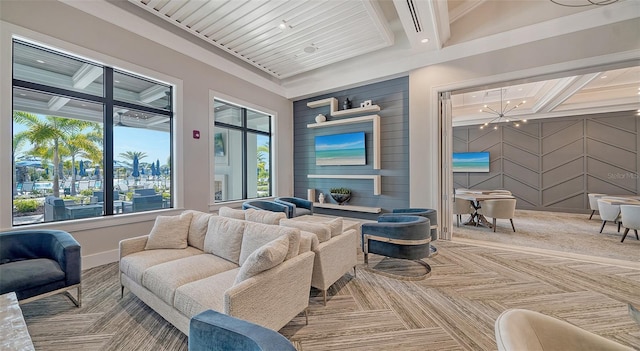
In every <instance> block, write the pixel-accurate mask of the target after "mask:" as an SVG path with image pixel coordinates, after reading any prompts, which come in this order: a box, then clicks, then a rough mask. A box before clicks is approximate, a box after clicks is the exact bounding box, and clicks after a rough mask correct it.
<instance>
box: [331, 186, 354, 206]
mask: <svg viewBox="0 0 640 351" xmlns="http://www.w3.org/2000/svg"><path fill="white" fill-rule="evenodd" d="M330 192H331V197H332V198H333V199H334V200H335V201H336V202H337V203H338V205H344V204H345V203H347V201H349V199H351V189H348V188H331V190H330Z"/></svg>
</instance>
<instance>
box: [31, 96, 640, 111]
mask: <svg viewBox="0 0 640 351" xmlns="http://www.w3.org/2000/svg"><path fill="white" fill-rule="evenodd" d="M20 96H27V94H25V93H20ZM638 112H640V110H638Z"/></svg>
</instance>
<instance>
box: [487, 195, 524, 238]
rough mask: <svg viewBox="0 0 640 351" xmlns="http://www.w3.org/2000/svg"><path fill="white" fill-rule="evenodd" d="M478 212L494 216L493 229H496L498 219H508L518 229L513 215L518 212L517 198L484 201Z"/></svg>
mask: <svg viewBox="0 0 640 351" xmlns="http://www.w3.org/2000/svg"><path fill="white" fill-rule="evenodd" d="M480 206H481V207H480V208H479V209H478V214H480V215H484V216H485V217H491V218H493V231H494V232H495V231H496V219H498V218H500V219H508V220H509V221H510V222H511V228H513V231H514V232H515V231H516V227H515V226H514V225H513V217H514V215H515V212H516V199H495V200H484V201H482V203H481V205H480Z"/></svg>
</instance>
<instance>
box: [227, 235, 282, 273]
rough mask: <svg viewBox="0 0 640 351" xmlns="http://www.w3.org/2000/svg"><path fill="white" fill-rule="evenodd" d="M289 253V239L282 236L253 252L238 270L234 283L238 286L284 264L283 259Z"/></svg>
mask: <svg viewBox="0 0 640 351" xmlns="http://www.w3.org/2000/svg"><path fill="white" fill-rule="evenodd" d="M288 251H289V237H288V236H286V235H282V236H280V237H278V238H276V239H275V240H272V241H270V242H268V243H266V244H265V245H262V246H260V247H259V248H258V249H257V250H256V251H254V252H253V253H252V254H251V255H249V257H247V259H246V261H245V262H244V264H243V265H242V267H241V268H240V271H239V272H238V275H237V276H236V281H235V283H234V284H238V283H240V282H242V281H244V280H247V279H249V278H251V277H253V276H254V275H257V274H258V273H260V272H264V271H266V270H268V269H271V268H273V267H275V266H277V265H279V264H280V263H282V262H284V258H285V257H286V256H287V252H288Z"/></svg>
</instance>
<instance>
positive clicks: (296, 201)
mask: <svg viewBox="0 0 640 351" xmlns="http://www.w3.org/2000/svg"><path fill="white" fill-rule="evenodd" d="M274 201H275V202H277V203H279V204H283V205H286V206H288V207H289V213H287V217H288V218H293V217H298V216H304V215H313V202H311V201H309V200H305V199H301V198H299V197H276V198H275V200H274Z"/></svg>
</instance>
